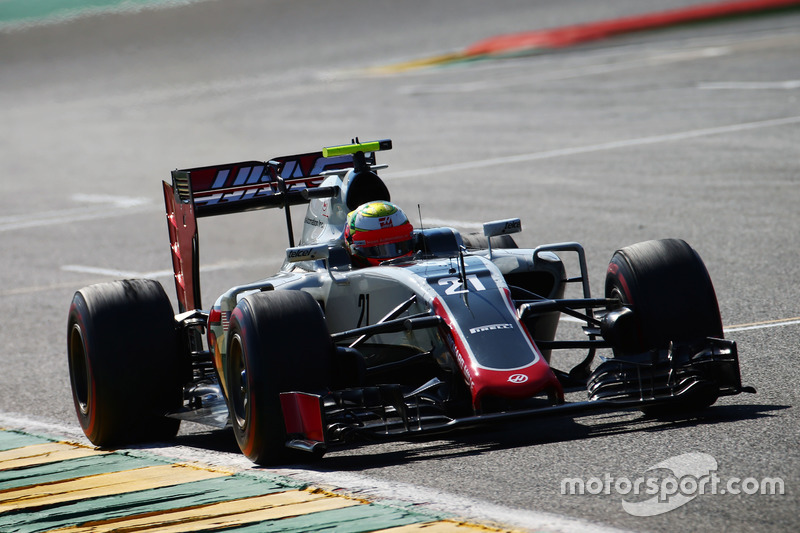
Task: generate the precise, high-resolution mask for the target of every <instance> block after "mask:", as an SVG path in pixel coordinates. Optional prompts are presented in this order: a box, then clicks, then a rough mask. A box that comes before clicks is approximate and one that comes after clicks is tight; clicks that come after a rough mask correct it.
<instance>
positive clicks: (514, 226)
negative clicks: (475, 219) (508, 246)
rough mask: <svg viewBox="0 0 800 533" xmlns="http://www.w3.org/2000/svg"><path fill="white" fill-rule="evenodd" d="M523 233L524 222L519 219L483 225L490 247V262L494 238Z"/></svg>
mask: <svg viewBox="0 0 800 533" xmlns="http://www.w3.org/2000/svg"><path fill="white" fill-rule="evenodd" d="M520 231H522V221H521V220H520V219H518V218H507V219H505V220H494V221H492V222H486V223H484V224H483V234H484V235H485V236H486V241H487V242H488V246H489V260H491V259H492V237H496V236H497V235H510V234H511V233H519V232H520Z"/></svg>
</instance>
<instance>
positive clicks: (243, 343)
mask: <svg viewBox="0 0 800 533" xmlns="http://www.w3.org/2000/svg"><path fill="white" fill-rule="evenodd" d="M333 354H334V346H333V342H332V341H331V338H330V334H329V333H328V327H327V324H326V323H325V317H324V315H323V313H322V309H321V308H320V306H319V304H317V302H316V301H315V300H314V299H313V298H312V297H311V296H310V295H309V294H308V293H305V292H302V291H275V292H260V293H255V294H251V295H248V296H246V297H245V298H243V299H242V300H241V301H240V302H239V304H238V305H237V306H236V308H235V309H234V311H233V313H232V316H231V322H230V332H229V336H228V350H227V361H226V363H225V382H226V390H227V397H228V409H229V411H230V417H231V425H232V426H233V432H234V434H235V436H236V441H237V443H238V444H239V448H240V449H241V450H242V453H244V454H245V455H246V456H247V457H248V458H249V459H250V460H251V461H253V462H255V463H257V464H261V465H265V464H277V463H282V462H287V461H291V460H300V459H303V456H299V455H296V454H293V453H292V452H291V451H290V450H289V449H287V448H286V446H285V444H286V440H287V435H286V426H285V424H284V420H283V412H282V410H281V405H280V393H281V392H290V391H302V392H323V391H325V390H327V388H328V385H329V381H330V379H331V374H332V359H333ZM309 457H310V456H305V458H306V459H308V458H309Z"/></svg>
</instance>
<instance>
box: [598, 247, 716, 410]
mask: <svg viewBox="0 0 800 533" xmlns="http://www.w3.org/2000/svg"><path fill="white" fill-rule="evenodd" d="M605 294H606V298H617V299H619V300H620V301H621V302H622V304H623V305H625V306H626V307H630V308H631V309H632V310H633V315H632V319H633V320H632V327H630V328H629V329H628V331H629V333H630V335H631V336H633V337H634V338H632V339H626V340H625V344H626V346H625V348H624V349H619V348H615V350H614V354H615V359H617V361H615V359H611V360H609V361H607V362H605V363H603V364H602V365H601V366H600V367H598V369H597V370H596V375H598V373H599V374H602V372H601V371H602V370H605V369H606V368H607V369H609V370H610V371H611V372H612V374H613V373H616V374H615V375H617V376H627V377H626V379H629V380H630V381H635V378H636V376H637V375H638V374H637V372H638V370H636V368H635V367H632V366H631V365H629V364H624V363H622V364H621V365H620V363H618V361H619V360H622V361H625V360H628V359H631V360H633V361H636V360H637V359H638V357H637V354H641V353H642V352H646V351H648V350H662V351H663V350H664V349H665V348H667V347H668V346H669V344H670V342H672V343H677V344H682V345H684V346H691V345H692V344H693V343H699V344H698V345H703V344H704V342H703V341H704V340H705V339H707V338H708V337H713V338H718V339H721V338H723V331H722V319H721V317H720V313H719V305H718V304H717V297H716V294H715V292H714V286H713V285H712V283H711V278H710V277H709V275H708V271H707V270H706V267H705V264H703V261H702V259H700V256H699V255H698V254H697V252H696V251H695V250H694V249H693V248H692V247H691V246H689V245H688V244H687V243H686V242H684V241H682V240H679V239H662V240H654V241H646V242H641V243H638V244H634V245H632V246H627V247H625V248H622V249H621V250H617V251H616V252H615V253H614V255H613V256H612V258H611V262H610V264H609V266H608V271H607V274H606V284H605ZM688 350H689V351H688V352H687V349H684V350H681V351H679V352H678V353H675V354H673V355H671V356H670V357H673V358H675V360H676V361H681V364H685V365H688V364H689V361H690V358H691V355H692V353H691V348H688ZM681 352H683V353H681ZM679 354H680V355H679ZM604 365H605V366H604ZM684 377H688V376H684ZM717 396H718V388H717V387H716V386H715V385H713V384H708V383H706V384H704V385H703V386H700V387H696V388H695V390H694V392H692V393H691V394H687V395H686V396H685V397H683V398H682V399H681V401H679V402H675V403H673V404H671V405H666V406H654V407H646V408H643V409H642V410H643V411H644V412H645V413H647V414H652V415H661V414H669V413H673V412H682V411H693V410H697V409H702V408H704V407H707V406H709V405H711V404H713V403H714V402H715V401H716V400H717Z"/></svg>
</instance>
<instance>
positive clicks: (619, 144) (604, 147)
mask: <svg viewBox="0 0 800 533" xmlns="http://www.w3.org/2000/svg"><path fill="white" fill-rule="evenodd" d="M794 124H800V116H793V117H784V118H776V119H770V120H759V121H755V122H742V123H739V124H729V125H727V126H717V127H711V128H702V129H697V130H688V131H680V132H676V133H666V134H662V135H651V136H647V137H639V138H636V139H625V140H621V141H611V142H607V143H600V144H590V145H587V146H576V147H573V148H560V149H557V150H547V151H544V152H532V153H527V154H518V155H511V156H505V157H492V158H489V159H478V160H475V161H465V162H463V163H452V164H449V165H439V166H433V167H428V168H423V169H417V170H407V171H400V172H392V173H386V175H385V176H384V179H386V180H397V179H406V178H417V177H421V176H430V175H431V174H442V173H445V172H463V171H466V170H476V169H480V168H489V167H497V166H500V165H511V164H517V163H527V162H530V161H539V160H543V159H554V158H557V157H566V156H573V155H583V154H591V153H595V152H603V151H608V150H619V149H622V148H632V147H635V146H647V145H651V144H659V143H664V142H674V141H685V140H688V139H696V138H699V137H708V136H711V135H723V134H726V133H738V132H741V131H750V130H758V129H762V128H774V127H780V126H790V125H794Z"/></svg>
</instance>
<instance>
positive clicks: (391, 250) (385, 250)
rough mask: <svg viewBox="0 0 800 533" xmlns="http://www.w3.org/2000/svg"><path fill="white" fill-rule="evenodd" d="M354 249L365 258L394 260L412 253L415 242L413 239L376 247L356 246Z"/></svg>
mask: <svg viewBox="0 0 800 533" xmlns="http://www.w3.org/2000/svg"><path fill="white" fill-rule="evenodd" d="M354 248H356V250H357V251H358V253H359V254H360V255H362V256H364V257H372V258H375V259H394V258H395V257H400V256H403V255H407V254H409V253H411V251H412V248H413V242H412V241H411V239H409V240H406V241H400V242H390V243H386V244H377V245H375V246H359V245H355V246H354Z"/></svg>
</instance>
